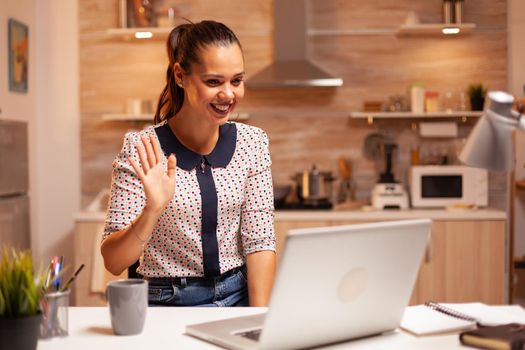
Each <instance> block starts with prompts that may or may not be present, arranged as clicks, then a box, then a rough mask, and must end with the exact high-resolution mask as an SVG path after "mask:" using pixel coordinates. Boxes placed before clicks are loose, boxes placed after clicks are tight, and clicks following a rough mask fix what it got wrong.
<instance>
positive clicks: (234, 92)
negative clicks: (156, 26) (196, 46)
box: [174, 44, 244, 125]
mask: <svg viewBox="0 0 525 350" xmlns="http://www.w3.org/2000/svg"><path fill="white" fill-rule="evenodd" d="M199 53H200V55H199V58H200V62H199V63H194V64H192V65H191V68H190V72H189V73H187V74H185V73H183V72H182V70H181V68H180V66H178V64H176V65H175V67H174V68H175V69H174V72H175V78H176V80H177V82H180V83H181V84H182V86H183V87H184V105H183V110H184V112H188V113H191V114H192V115H193V116H194V117H198V118H203V119H202V121H203V122H209V123H212V124H214V125H222V124H224V123H226V122H227V121H228V118H229V116H230V114H231V113H232V111H233V110H234V108H235V106H236V104H237V103H238V102H239V100H241V99H242V98H243V96H244V59H243V56H242V51H241V48H240V47H239V46H238V45H237V44H231V45H228V46H222V45H210V46H206V47H204V48H201V49H200V51H199Z"/></svg>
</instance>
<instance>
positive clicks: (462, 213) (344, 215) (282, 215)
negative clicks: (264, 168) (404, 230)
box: [275, 209, 507, 221]
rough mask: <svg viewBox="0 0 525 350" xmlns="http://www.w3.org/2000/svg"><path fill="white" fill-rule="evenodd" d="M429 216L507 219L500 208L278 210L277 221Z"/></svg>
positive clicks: (460, 218)
mask: <svg viewBox="0 0 525 350" xmlns="http://www.w3.org/2000/svg"><path fill="white" fill-rule="evenodd" d="M420 218H429V219H432V220H447V221H451V220H452V221H454V220H458V221H460V220H475V221H477V220H505V219H506V218H507V214H506V212H504V211H503V210H499V209H476V210H472V209H470V210H445V209H409V210H361V209H357V210H278V211H276V212H275V221H319V220H334V221H339V220H340V221H352V220H355V221H376V220H403V219H420Z"/></svg>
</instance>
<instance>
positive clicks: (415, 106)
mask: <svg viewBox="0 0 525 350" xmlns="http://www.w3.org/2000/svg"><path fill="white" fill-rule="evenodd" d="M410 110H411V111H412V113H423V112H424V111H425V88H424V87H423V84H421V83H415V84H412V86H411V87H410Z"/></svg>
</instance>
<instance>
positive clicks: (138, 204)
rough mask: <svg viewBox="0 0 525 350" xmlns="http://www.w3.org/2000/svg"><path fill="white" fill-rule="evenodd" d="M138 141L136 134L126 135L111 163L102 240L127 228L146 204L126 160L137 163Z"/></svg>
mask: <svg viewBox="0 0 525 350" xmlns="http://www.w3.org/2000/svg"><path fill="white" fill-rule="evenodd" d="M138 139H139V136H138V135H136V133H128V134H126V136H125V137H124V143H123V145H122V150H121V151H120V153H119V154H118V155H117V157H116V158H115V160H114V161H113V171H112V176H111V192H110V198H109V203H108V209H107V212H106V221H105V226H104V235H103V237H102V239H105V238H107V237H108V236H109V235H110V234H111V233H113V232H116V231H120V230H122V229H124V228H125V227H126V226H128V225H129V224H130V223H131V221H132V220H133V219H135V217H137V216H138V215H139V214H140V213H141V212H142V210H143V208H144V206H145V204H146V196H145V194H144V188H143V185H142V182H141V181H140V179H139V178H138V176H137V174H136V173H135V170H134V169H133V167H132V166H131V163H130V162H129V159H128V157H131V158H133V159H136V160H137V161H138V154H137V152H136V149H135V144H136V143H137V141H138Z"/></svg>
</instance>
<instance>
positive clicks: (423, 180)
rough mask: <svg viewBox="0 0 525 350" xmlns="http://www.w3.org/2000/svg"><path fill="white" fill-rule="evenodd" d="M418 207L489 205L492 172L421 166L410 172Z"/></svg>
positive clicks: (413, 193) (415, 201)
mask: <svg viewBox="0 0 525 350" xmlns="http://www.w3.org/2000/svg"><path fill="white" fill-rule="evenodd" d="M410 198H411V201H412V207H414V208H432V207H434V208H436V207H452V206H455V205H472V206H478V207H486V206H487V205H488V173H487V170H485V169H479V168H472V167H468V166H463V165H417V166H413V167H412V168H411V169H410Z"/></svg>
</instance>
